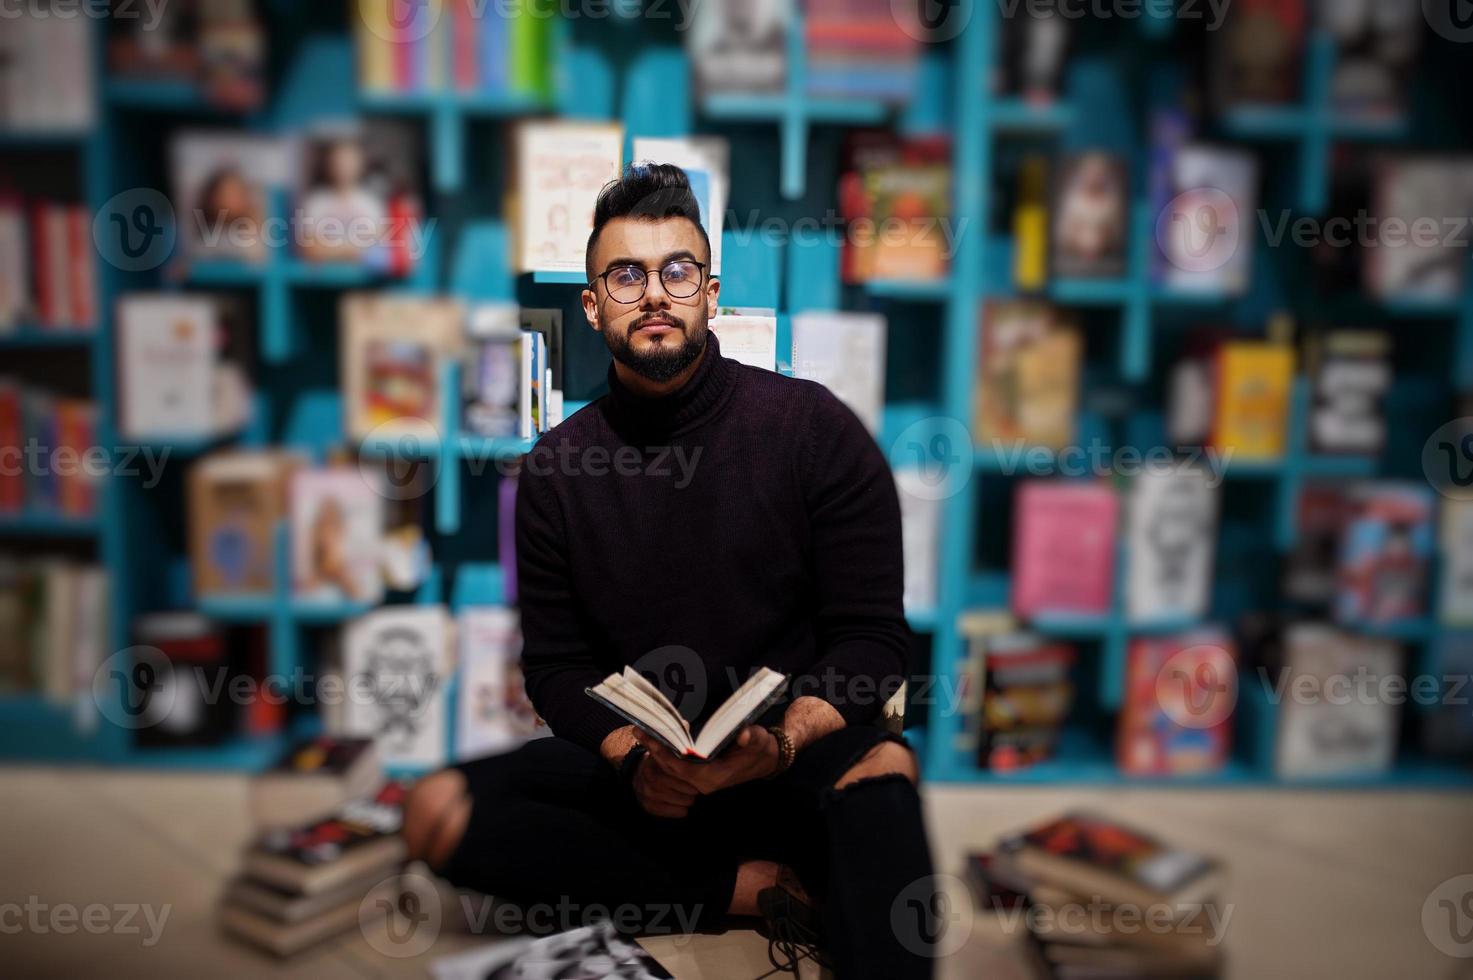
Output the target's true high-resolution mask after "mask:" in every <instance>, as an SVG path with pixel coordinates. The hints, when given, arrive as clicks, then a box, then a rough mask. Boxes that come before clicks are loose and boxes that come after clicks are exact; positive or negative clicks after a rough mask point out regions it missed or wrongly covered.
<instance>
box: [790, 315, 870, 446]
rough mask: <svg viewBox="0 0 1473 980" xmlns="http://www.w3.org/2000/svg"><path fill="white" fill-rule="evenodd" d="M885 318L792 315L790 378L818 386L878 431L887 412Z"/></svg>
mask: <svg viewBox="0 0 1473 980" xmlns="http://www.w3.org/2000/svg"><path fill="white" fill-rule="evenodd" d="M886 330H887V327H886V321H885V317H884V316H882V315H880V314H878V313H815V312H809V313H798V314H794V316H793V374H794V376H795V377H799V378H807V379H809V380H811V381H817V382H818V383H819V384H822V385H823V386H824V387H826V388H828V389H829V391H832V392H833V393H834V395H835V396H837V397H838V399H839V400H840V401H842V402H843V403H844V404H845V405H848V406H849V408H850V409H851V410H852V411H853V412H854V414H855V415H858V416H859V419H860V421H861V422H863V423H864V425H865V427H866V428H867V429H869V431H870V432H871V434H874V435H878V434H879V432H880V416H881V413H882V412H883V410H884V407H885V335H886Z"/></svg>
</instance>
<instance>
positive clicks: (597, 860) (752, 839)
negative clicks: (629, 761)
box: [443, 726, 934, 980]
mask: <svg viewBox="0 0 1473 980" xmlns="http://www.w3.org/2000/svg"><path fill="white" fill-rule="evenodd" d="M885 741H897V742H899V741H901V740H900V739H898V738H896V737H895V736H893V735H890V734H889V733H887V732H884V731H882V730H881V729H878V728H873V727H869V726H851V727H848V728H843V729H840V730H839V731H837V732H834V733H832V734H830V735H827V736H825V737H824V738H822V739H819V740H818V741H816V742H814V743H813V744H811V745H809V746H808V747H807V748H805V749H804V750H803V751H802V752H800V753H799V754H798V757H797V759H796V761H795V762H794V763H793V766H792V768H791V769H789V770H788V771H787V772H785V773H783V774H782V775H781V776H779V777H777V778H775V779H767V780H758V781H755V782H751V783H746V784H743V785H741V786H734V787H731V788H730V789H726V790H722V791H720V792H718V793H713V794H712V795H710V796H705V797H701V798H699V799H697V800H696V802H695V804H694V805H693V806H692V807H691V810H690V813H689V814H688V815H687V816H686V817H685V818H684V819H680V820H670V819H663V818H659V817H652V816H650V815H649V814H647V813H645V812H644V811H643V810H642V809H641V808H640V806H639V803H638V802H637V801H636V800H635V798H634V795H633V792H632V790H631V789H630V788H629V787H628V786H627V785H625V784H624V783H623V782H622V781H621V780H620V779H619V777H618V774H617V773H616V772H615V771H614V770H613V768H612V767H611V766H609V764H608V763H606V762H604V761H603V760H602V759H601V758H599V757H598V756H597V755H595V754H594V753H591V752H589V751H588V750H587V749H584V748H582V747H581V746H579V745H576V744H574V743H572V742H568V741H565V740H563V739H559V738H544V739H539V740H537V741H533V742H530V743H528V744H527V745H525V746H523V747H522V748H520V749H518V750H516V751H514V752H509V753H507V754H505V755H500V756H491V757H488V758H485V759H477V760H474V761H472V762H467V763H463V764H462V765H460V766H459V767H458V768H459V769H460V771H461V772H462V773H464V775H465V779H466V786H467V790H468V792H469V793H470V795H471V798H472V808H471V815H470V822H469V824H468V825H467V827H466V832H465V835H464V836H463V837H462V838H461V840H460V843H459V844H458V845H457V846H456V848H455V850H454V852H453V853H452V854H451V857H450V859H449V861H448V862H447V863H446V866H445V868H444V871H443V873H444V875H445V877H446V878H448V879H449V880H450V882H451V883H452V884H455V885H457V886H459V887H462V888H471V889H475V890H477V891H481V892H485V893H486V894H489V895H494V896H495V897H496V898H498V899H504V900H507V901H510V902H513V903H516V904H517V905H520V906H522V907H523V908H524V909H525V910H526V914H525V919H524V920H523V921H524V923H525V924H526V925H527V926H529V927H531V928H533V929H538V930H550V929H560V928H571V927H573V926H577V925H580V924H582V923H583V922H584V921H586V919H588V918H591V917H594V916H599V917H604V916H608V917H612V918H613V919H614V923H615V925H616V926H618V927H619V928H621V929H624V930H626V931H645V932H650V933H658V932H673V931H681V930H690V929H712V928H719V927H720V925H721V923H722V922H723V920H724V919H725V916H726V910H727V908H728V907H729V905H730V904H731V897H732V891H733V888H734V886H735V884H736V875H737V866H738V864H740V863H741V862H742V861H744V860H770V861H776V862H778V863H781V864H785V865H788V866H790V867H792V868H793V869H794V870H795V871H796V872H797V874H798V876H799V878H800V880H801V881H802V882H803V887H804V888H805V889H807V891H808V892H809V894H810V895H813V896H815V898H816V899H817V900H818V903H819V904H820V905H821V907H822V913H823V925H824V931H825V937H826V940H825V949H826V951H827V952H828V953H829V955H830V956H831V957H832V958H833V960H834V964H835V972H836V973H837V975H838V976H839V977H842V978H849V977H883V978H885V980H900V978H909V977H929V976H930V975H931V966H932V960H931V959H930V958H929V957H928V956H927V955H926V954H927V951H928V949H929V947H928V937H927V936H926V934H925V932H926V930H925V928H924V925H923V924H921V923H918V922H917V919H916V917H915V916H914V915H912V914H910V911H909V910H908V909H907V908H906V907H905V906H906V903H907V902H910V903H911V904H914V902H913V901H911V900H912V899H914V897H915V893H918V890H923V889H924V888H926V887H929V885H930V881H929V879H930V875H931V873H932V872H931V856H930V851H929V849H928V847H927V844H926V834H925V828H924V826H923V824H922V821H921V806H920V797H919V796H918V795H917V793H916V788H915V787H914V786H913V785H911V783H910V781H909V780H908V779H906V778H905V777H904V776H899V775H896V776H884V777H879V778H876V779H867V780H861V781H859V782H857V783H853V784H850V785H849V786H846V787H845V788H844V789H842V790H835V789H833V785H834V783H836V782H838V781H839V780H840V779H841V778H842V777H843V775H844V773H845V772H847V771H848V770H849V769H850V768H851V767H852V766H853V765H854V764H855V763H856V762H858V761H859V760H860V759H861V758H862V757H863V756H864V755H865V753H867V752H868V751H869V750H870V749H872V748H874V747H875V746H877V745H879V744H880V743H882V742H885ZM901 744H904V743H903V742H902V743H901ZM595 909H597V911H592V910H595ZM539 920H540V921H539ZM929 938H934V937H929Z"/></svg>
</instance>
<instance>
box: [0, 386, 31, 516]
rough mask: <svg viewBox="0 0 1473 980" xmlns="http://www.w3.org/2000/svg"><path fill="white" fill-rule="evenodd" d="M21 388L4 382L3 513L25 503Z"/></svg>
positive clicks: (0, 432)
mask: <svg viewBox="0 0 1473 980" xmlns="http://www.w3.org/2000/svg"><path fill="white" fill-rule="evenodd" d="M21 448H22V447H21V420H20V389H19V388H18V387H17V386H16V384H15V382H13V381H0V454H3V458H0V462H3V463H4V464H5V465H0V511H4V512H6V513H15V512H18V511H19V510H20V509H21V507H22V506H24V504H25V492H26V483H25V471H24V466H23V465H22V464H23V462H24V457H20V456H17V455H16V454H17V453H19V452H20V450H21Z"/></svg>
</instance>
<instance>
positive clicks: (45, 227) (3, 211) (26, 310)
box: [0, 197, 97, 333]
mask: <svg viewBox="0 0 1473 980" xmlns="http://www.w3.org/2000/svg"><path fill="white" fill-rule="evenodd" d="M0 216H3V219H0V220H3V226H4V229H5V232H4V233H5V237H6V239H7V240H8V241H9V242H11V243H12V244H14V245H15V246H16V247H18V248H20V249H21V250H22V252H23V254H21V255H17V256H14V257H12V258H9V259H7V260H5V261H4V265H3V270H4V272H3V275H4V280H5V285H3V286H0V290H3V292H4V294H5V295H6V296H7V297H8V298H7V300H6V305H7V306H8V307H9V310H10V312H9V316H8V322H6V321H0V322H6V325H7V326H14V325H15V324H16V323H18V322H20V321H21V320H22V319H23V318H24V319H26V320H30V321H31V322H33V323H34V324H35V325H37V326H38V327H40V328H41V329H43V330H55V331H63V332H64V331H75V330H82V331H86V330H91V329H93V328H94V327H96V325H97V272H96V249H95V248H94V247H93V244H92V218H91V216H90V215H89V213H88V211H87V209H86V208H85V207H83V206H82V205H80V204H71V203H66V202H61V201H54V200H44V199H36V200H31V201H27V202H21V201H19V200H18V199H16V198H14V197H8V198H5V199H4V203H0ZM4 329H5V326H0V333H3V331H4Z"/></svg>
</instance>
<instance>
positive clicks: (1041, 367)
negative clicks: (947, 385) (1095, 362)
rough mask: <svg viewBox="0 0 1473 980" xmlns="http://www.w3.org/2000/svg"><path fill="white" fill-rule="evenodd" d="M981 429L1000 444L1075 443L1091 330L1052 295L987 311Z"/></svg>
mask: <svg viewBox="0 0 1473 980" xmlns="http://www.w3.org/2000/svg"><path fill="white" fill-rule="evenodd" d="M980 334H981V336H980V338H979V340H978V345H977V348H978V352H979V353H978V362H979V363H978V375H979V383H978V384H977V393H976V396H975V397H976V408H975V421H974V422H973V431H974V432H975V434H976V438H977V442H978V444H979V445H981V446H984V447H987V448H992V449H995V450H997V451H999V452H1007V451H1009V450H1019V449H1023V448H1027V447H1033V446H1044V447H1047V448H1049V449H1063V448H1065V447H1067V446H1070V445H1073V443H1074V439H1075V415H1076V413H1077V412H1078V408H1079V378H1080V364H1081V361H1082V360H1083V357H1084V339H1083V333H1082V332H1081V331H1080V329H1079V323H1078V320H1077V319H1076V318H1075V317H1074V316H1073V315H1071V314H1069V313H1066V312H1064V311H1063V310H1060V309H1059V308H1058V307H1055V306H1051V305H1050V304H1048V303H1042V302H1036V301H1031V300H1007V301H994V302H990V303H988V304H987V305H986V306H985V307H984V308H983V311H982V318H981V328H980Z"/></svg>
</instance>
